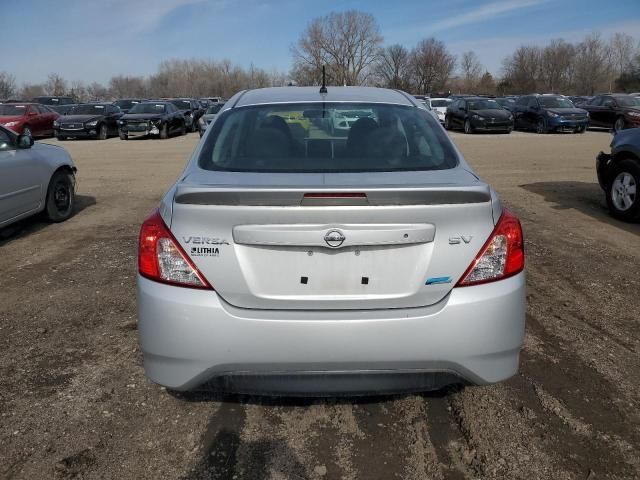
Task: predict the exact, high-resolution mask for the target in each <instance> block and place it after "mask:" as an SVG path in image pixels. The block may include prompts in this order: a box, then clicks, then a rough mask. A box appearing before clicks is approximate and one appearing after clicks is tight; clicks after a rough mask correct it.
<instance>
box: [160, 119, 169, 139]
mask: <svg viewBox="0 0 640 480" xmlns="http://www.w3.org/2000/svg"><path fill="white" fill-rule="evenodd" d="M160 138H161V139H162V140H165V139H167V138H169V130H168V129H167V124H166V123H165V124H164V125H162V128H161V129H160Z"/></svg>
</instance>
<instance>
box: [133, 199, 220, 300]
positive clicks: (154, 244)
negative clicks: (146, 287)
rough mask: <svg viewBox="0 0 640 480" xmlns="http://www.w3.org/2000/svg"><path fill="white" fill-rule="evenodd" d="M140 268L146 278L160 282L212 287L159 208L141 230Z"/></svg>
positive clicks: (141, 273) (139, 247) (194, 286)
mask: <svg viewBox="0 0 640 480" xmlns="http://www.w3.org/2000/svg"><path fill="white" fill-rule="evenodd" d="M138 271H139V272H140V275H142V276H143V277H146V278H148V279H150V280H155V281H156V282H162V283H168V284H171V285H178V286H182V287H191V288H205V289H211V286H210V285H209V283H208V282H207V280H206V279H205V278H204V277H203V276H202V274H201V273H200V271H199V270H198V268H197V267H196V266H195V265H194V264H193V263H192V262H191V260H190V259H189V257H188V256H187V254H186V253H185V252H184V250H183V249H182V248H181V247H180V245H179V244H178V242H177V241H176V239H175V238H174V236H173V235H172V234H171V232H170V231H169V229H168V228H167V226H166V225H165V223H164V221H163V220H162V217H161V216H160V212H158V211H157V210H156V211H155V212H153V213H152V214H151V215H150V216H149V218H147V219H146V220H145V221H144V223H143V224H142V228H141V229H140V238H139V242H138Z"/></svg>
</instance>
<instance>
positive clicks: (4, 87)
mask: <svg viewBox="0 0 640 480" xmlns="http://www.w3.org/2000/svg"><path fill="white" fill-rule="evenodd" d="M15 93H16V77H14V76H13V75H11V74H10V73H7V72H0V98H5V99H7V98H10V97H13V96H14V95H15Z"/></svg>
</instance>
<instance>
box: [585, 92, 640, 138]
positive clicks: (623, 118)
mask: <svg viewBox="0 0 640 480" xmlns="http://www.w3.org/2000/svg"><path fill="white" fill-rule="evenodd" d="M582 108H584V109H585V110H587V111H588V112H589V115H590V116H591V126H592V127H601V128H608V129H613V130H614V131H615V132H619V131H620V130H624V129H625V128H633V127H640V98H637V97H633V96H631V95H625V94H606V95H597V96H595V97H593V99H591V100H590V101H589V102H588V103H585V104H583V105H582Z"/></svg>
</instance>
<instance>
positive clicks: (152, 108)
mask: <svg viewBox="0 0 640 480" xmlns="http://www.w3.org/2000/svg"><path fill="white" fill-rule="evenodd" d="M166 108H167V107H166V105H164V104H162V103H138V104H137V105H134V106H133V108H132V109H131V110H129V113H134V114H135V113H164V112H165V109H166Z"/></svg>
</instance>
